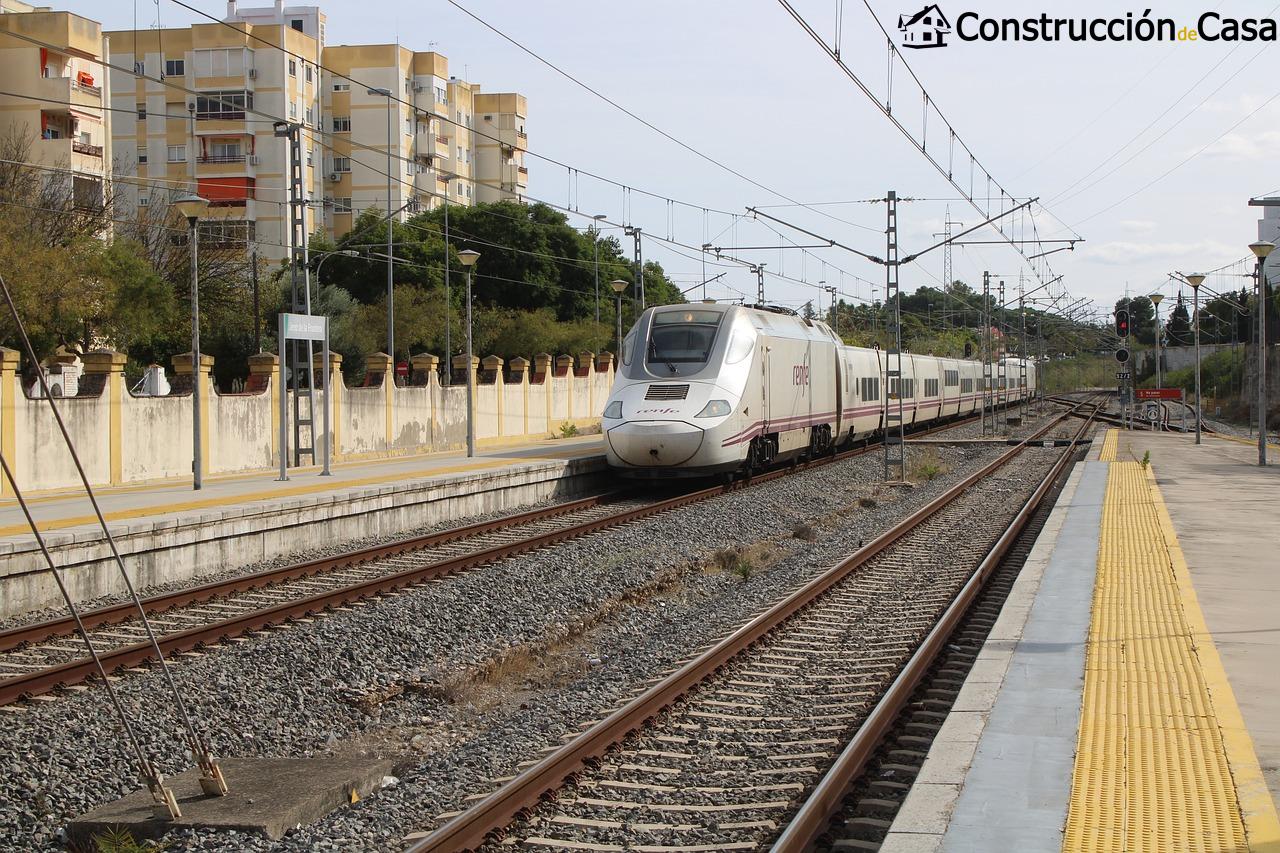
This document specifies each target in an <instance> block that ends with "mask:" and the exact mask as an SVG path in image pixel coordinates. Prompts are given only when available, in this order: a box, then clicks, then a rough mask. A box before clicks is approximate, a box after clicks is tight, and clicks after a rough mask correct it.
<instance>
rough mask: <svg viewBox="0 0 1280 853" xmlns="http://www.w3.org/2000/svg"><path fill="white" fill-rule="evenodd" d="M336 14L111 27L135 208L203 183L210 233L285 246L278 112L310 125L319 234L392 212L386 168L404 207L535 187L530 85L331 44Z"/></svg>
mask: <svg viewBox="0 0 1280 853" xmlns="http://www.w3.org/2000/svg"><path fill="white" fill-rule="evenodd" d="M0 2H6V3H8V2H13V0H0ZM325 26H326V21H325V16H324V14H323V13H322V12H321V10H320V7H318V6H285V5H284V2H283V0H276V2H275V4H274V5H272V6H262V7H245V6H242V5H241V4H240V3H238V2H236V0H229V2H228V3H227V11H226V17H225V18H224V23H207V24H195V25H193V26H191V27H187V28H182V29H148V30H139V31H137V32H134V31H122V32H112V33H108V34H107V36H108V37H109V38H110V40H111V44H112V45H114V63H115V64H116V65H117V66H120V67H121V68H122V69H124V70H120V71H115V72H113V73H112V80H111V91H112V96H111V104H112V106H114V107H116V108H117V109H118V110H121V111H122V112H118V113H117V121H116V122H115V124H114V126H113V133H114V145H115V153H116V161H117V165H116V168H117V169H118V170H119V172H120V173H121V174H122V175H129V176H131V177H133V176H136V181H130V182H128V185H127V186H126V185H125V183H124V182H122V184H121V193H120V196H121V197H122V198H123V199H124V201H125V203H126V212H127V210H128V207H129V206H133V207H135V208H143V207H147V206H149V205H154V204H155V203H156V200H157V199H161V200H164V199H168V198H171V197H176V196H177V195H180V194H182V193H185V192H188V191H190V190H195V191H196V192H198V193H199V194H200V195H202V196H204V197H205V198H208V199H210V201H211V202H212V207H211V211H210V221H209V222H207V223H205V224H204V225H203V226H202V228H203V229H204V233H205V235H206V237H205V239H217V238H218V237H221V238H223V239H225V240H226V241H228V242H232V243H235V242H241V241H250V240H255V241H256V242H257V244H258V245H257V248H258V252H259V254H260V255H262V256H263V257H265V258H266V259H268V260H276V259H280V258H284V257H287V256H288V254H289V251H290V248H289V247H290V241H291V235H290V228H289V210H288V204H287V186H288V180H289V155H288V151H289V149H288V142H287V140H286V139H284V138H281V137H279V136H277V135H276V133H277V129H276V128H275V126H274V125H273V122H272V119H273V118H275V119H283V120H285V121H288V122H290V123H297V124H300V125H301V126H302V133H301V136H302V152H301V160H302V183H303V194H304V197H305V198H306V200H307V204H306V205H305V213H306V230H307V233H308V234H311V233H315V231H316V230H317V229H319V228H324V229H325V231H326V232H327V233H328V234H329V235H330V236H332V237H339V236H341V235H343V234H345V233H346V232H347V231H348V230H350V228H351V223H352V221H353V219H354V218H355V217H356V216H357V215H358V214H359V213H360V212H361V211H364V210H367V209H370V208H377V209H378V210H381V211H384V212H385V211H386V210H387V207H388V175H390V190H391V192H390V209H391V210H393V211H395V212H396V215H397V216H399V217H401V218H406V217H408V216H411V215H412V214H414V213H416V212H418V211H421V210H427V209H430V208H432V207H434V206H436V205H438V204H441V203H443V201H444V199H445V198H448V200H449V202H450V203H452V204H463V205H469V204H474V203H475V202H477V201H494V200H497V199H500V198H521V197H523V196H524V195H525V193H526V192H527V189H528V170H527V169H526V168H525V163H524V154H525V148H526V142H527V137H526V135H525V119H526V116H527V103H526V100H525V98H524V96H523V95H519V94H515V93H497V94H494V93H487V92H486V93H481V92H480V87H479V86H478V85H476V84H473V83H469V82H467V81H464V80H460V79H458V78H456V77H452V76H450V74H449V63H448V60H447V59H446V58H445V57H444V56H442V55H440V54H438V53H434V52H425V53H424V52H416V51H413V50H410V49H409V48H406V47H403V46H400V45H394V44H373V45H338V46H332V47H330V46H326V44H325ZM128 69H133V73H130V72H129V70H128ZM138 75H146V76H147V77H151V78H155V79H152V80H147V79H144V78H143V77H141V76H138ZM161 79H163V82H161ZM388 93H389V94H390V97H388ZM129 111H133V112H135V114H136V120H132V119H131V118H130V116H129V114H128V112H129ZM121 119H126V120H121ZM388 127H389V128H390V133H388ZM388 155H389V157H388Z"/></svg>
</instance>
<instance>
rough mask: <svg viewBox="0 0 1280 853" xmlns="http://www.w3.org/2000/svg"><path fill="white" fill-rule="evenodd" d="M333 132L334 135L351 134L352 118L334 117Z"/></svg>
mask: <svg viewBox="0 0 1280 853" xmlns="http://www.w3.org/2000/svg"><path fill="white" fill-rule="evenodd" d="M333 132H334V133H350V132H351V116H334V117H333Z"/></svg>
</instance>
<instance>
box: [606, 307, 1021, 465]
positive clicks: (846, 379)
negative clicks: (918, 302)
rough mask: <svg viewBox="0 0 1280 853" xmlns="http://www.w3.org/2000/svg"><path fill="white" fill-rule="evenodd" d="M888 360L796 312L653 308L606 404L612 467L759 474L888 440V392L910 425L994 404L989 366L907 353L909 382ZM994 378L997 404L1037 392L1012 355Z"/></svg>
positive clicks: (628, 344) (631, 341)
mask: <svg viewBox="0 0 1280 853" xmlns="http://www.w3.org/2000/svg"><path fill="white" fill-rule="evenodd" d="M885 361H886V354H885V353H883V352H881V351H879V350H875V349H863V348H860V347H850V346H845V345H844V344H843V343H841V342H840V340H839V339H838V338H837V337H836V336H835V334H834V333H833V332H832V331H831V329H830V328H828V327H827V325H826V324H825V323H822V322H821V321H818V320H805V319H802V318H801V317H799V316H797V315H795V314H794V313H791V312H788V311H785V310H779V309H759V308H751V307H744V306H738V305H715V304H710V303H702V304H696V305H667V306H661V307H657V308H650V309H649V310H647V311H645V312H644V313H643V314H641V315H640V319H639V320H638V321H637V323H636V324H635V326H633V327H632V329H631V331H630V333H629V334H628V335H627V336H626V338H625V339H624V340H623V344H622V353H621V358H620V364H619V365H618V372H617V377H616V379H615V381H614V385H613V390H612V392H611V393H610V395H609V401H608V403H607V404H606V406H605V408H604V413H603V428H604V434H605V448H606V454H607V457H608V463H609V465H610V466H611V467H612V468H614V469H615V471H617V472H619V473H621V474H623V475H624V476H630V477H641V478H664V477H680V476H708V475H716V474H728V473H733V472H738V471H750V470H759V469H761V468H764V467H767V466H769V465H771V464H772V463H774V462H780V461H784V460H787V459H791V458H795V457H802V456H803V457H813V456H817V455H820V454H822V453H825V452H827V451H829V450H830V449H831V448H832V447H834V446H836V445H841V444H847V443H850V442H853V441H856V440H859V439H864V438H868V437H871V436H873V435H875V434H877V433H880V432H883V430H884V426H885V417H884V409H885V395H886V394H895V395H896V394H897V393H898V391H899V389H901V392H902V393H901V400H902V416H903V422H904V423H905V424H906V425H907V426H911V425H912V424H918V423H923V422H925V421H935V420H945V419H950V418H955V417H959V416H961V415H967V414H971V413H973V412H975V411H977V410H978V409H979V408H980V407H981V405H982V399H981V398H982V365H981V363H980V362H977V361H970V360H964V359H955V358H936V357H934V356H926V355H914V354H910V353H903V355H902V377H901V383H899V379H898V378H897V377H894V378H893V381H892V382H889V381H886V376H885V370H886V366H885ZM1001 367H1003V371H1001ZM1001 372H1003V374H1004V380H1003V382H1002V381H1001V379H1000V378H999V376H1000V373H1001ZM992 376H993V380H992V384H993V385H994V386H995V387H993V389H992V396H993V399H994V401H995V403H996V405H1007V404H1009V403H1011V402H1016V401H1018V400H1019V399H1021V398H1023V397H1030V396H1031V395H1033V394H1034V393H1035V389H1036V372H1035V364H1034V363H1032V362H1030V361H1028V362H1026V363H1025V364H1024V363H1023V361H1022V360H1021V359H1017V358H1006V359H1001V362H1000V363H999V364H997V365H993V368H992ZM893 406H895V407H896V406H897V400H896V398H895V400H894V402H893Z"/></svg>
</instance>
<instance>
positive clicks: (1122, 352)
mask: <svg viewBox="0 0 1280 853" xmlns="http://www.w3.org/2000/svg"><path fill="white" fill-rule="evenodd" d="M1128 360H1129V350H1128V349H1127V348H1126V347H1120V349H1118V350H1116V361H1118V362H1120V363H1121V364H1124V363H1125V362H1127V361H1128Z"/></svg>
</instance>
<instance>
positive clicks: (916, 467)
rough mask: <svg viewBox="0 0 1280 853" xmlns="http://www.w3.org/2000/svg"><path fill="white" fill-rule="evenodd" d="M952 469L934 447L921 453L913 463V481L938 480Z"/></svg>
mask: <svg viewBox="0 0 1280 853" xmlns="http://www.w3.org/2000/svg"><path fill="white" fill-rule="evenodd" d="M950 470H951V469H950V468H949V467H948V466H947V465H945V464H944V463H943V461H942V459H941V458H940V457H939V456H938V451H936V450H934V449H933V448H932V447H930V448H928V449H927V450H923V451H921V452H920V453H919V454H917V455H916V457H915V459H914V460H913V461H912V463H911V479H912V480H936V479H937V478H939V477H941V476H942V475H943V474H945V473H947V472H948V471H950Z"/></svg>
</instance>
